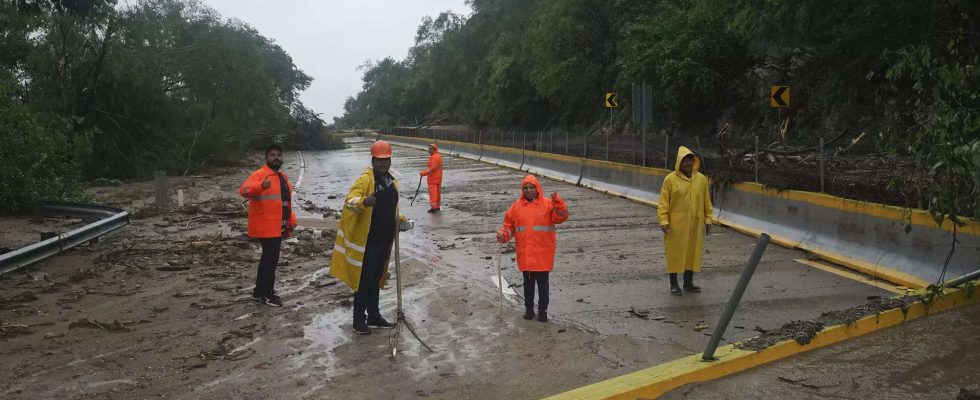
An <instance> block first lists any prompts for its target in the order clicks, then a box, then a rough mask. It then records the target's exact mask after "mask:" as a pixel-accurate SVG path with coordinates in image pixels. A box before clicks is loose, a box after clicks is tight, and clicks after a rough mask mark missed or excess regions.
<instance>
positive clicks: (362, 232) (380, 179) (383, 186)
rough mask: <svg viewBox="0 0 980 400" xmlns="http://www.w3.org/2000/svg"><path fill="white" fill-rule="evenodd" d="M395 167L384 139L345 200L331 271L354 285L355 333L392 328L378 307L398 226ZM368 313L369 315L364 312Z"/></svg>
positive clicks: (402, 219) (392, 325)
mask: <svg viewBox="0 0 980 400" xmlns="http://www.w3.org/2000/svg"><path fill="white" fill-rule="evenodd" d="M390 168H391V145H390V144H388V142H386V141H384V140H379V141H377V142H374V144H373V145H372V146H371V168H367V169H365V170H364V172H363V173H362V174H361V176H360V177H358V178H357V180H356V181H355V182H354V185H353V186H351V188H350V192H349V193H348V194H347V197H346V198H345V199H344V209H343V211H341V213H340V225H339V226H338V227H337V241H336V243H335V244H334V248H333V258H332V259H331V261H330V275H333V276H334V277H336V278H337V279H340V280H341V281H343V282H344V283H346V284H347V285H348V286H350V288H351V289H352V290H354V293H355V294H354V327H353V328H354V332H356V333H360V334H370V333H371V328H375V329H390V328H394V326H395V324H393V323H391V322H388V321H386V320H385V319H384V318H383V317H382V316H381V312H380V310H379V309H378V302H379V292H380V290H381V288H382V287H384V285H385V281H386V280H387V278H388V261H389V259H390V258H391V248H392V245H393V244H394V240H395V235H397V234H398V233H397V231H398V221H402V222H404V221H405V217H403V216H400V215H399V214H398V181H397V180H396V179H395V178H394V177H393V176H392V175H391V174H390V173H389V172H388V170H389V169H390ZM365 313H366V314H365Z"/></svg>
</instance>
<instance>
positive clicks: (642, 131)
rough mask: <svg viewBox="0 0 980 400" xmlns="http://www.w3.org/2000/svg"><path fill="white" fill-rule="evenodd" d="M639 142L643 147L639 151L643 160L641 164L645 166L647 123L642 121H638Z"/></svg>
mask: <svg viewBox="0 0 980 400" xmlns="http://www.w3.org/2000/svg"><path fill="white" fill-rule="evenodd" d="M640 142H641V146H642V147H643V150H641V151H640V152H641V153H643V154H642V155H641V157H642V158H641V160H642V161H643V166H644V167H645V166H647V124H644V123H640Z"/></svg>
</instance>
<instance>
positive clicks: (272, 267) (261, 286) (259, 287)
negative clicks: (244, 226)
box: [252, 237, 282, 297]
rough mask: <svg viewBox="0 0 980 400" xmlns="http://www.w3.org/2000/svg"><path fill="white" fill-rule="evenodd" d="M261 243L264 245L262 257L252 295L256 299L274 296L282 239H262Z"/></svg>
mask: <svg viewBox="0 0 980 400" xmlns="http://www.w3.org/2000/svg"><path fill="white" fill-rule="evenodd" d="M259 243H261V244H262V257H261V258H259V273H258V274H256V275H255V289H252V295H253V296H256V297H259V296H265V295H269V294H272V292H273V291H274V290H275V285H276V265H279V250H280V249H281V248H282V238H281V237H274V238H260V239H259Z"/></svg>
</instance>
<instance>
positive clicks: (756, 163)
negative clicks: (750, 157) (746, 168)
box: [755, 135, 759, 183]
mask: <svg viewBox="0 0 980 400" xmlns="http://www.w3.org/2000/svg"><path fill="white" fill-rule="evenodd" d="M755 182H756V183H759V135H755Z"/></svg>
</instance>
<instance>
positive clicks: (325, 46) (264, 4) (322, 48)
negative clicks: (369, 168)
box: [203, 0, 470, 123]
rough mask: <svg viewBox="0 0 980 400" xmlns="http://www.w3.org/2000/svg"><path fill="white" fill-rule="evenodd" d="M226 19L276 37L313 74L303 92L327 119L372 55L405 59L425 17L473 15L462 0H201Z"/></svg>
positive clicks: (352, 91) (340, 107)
mask: <svg viewBox="0 0 980 400" xmlns="http://www.w3.org/2000/svg"><path fill="white" fill-rule="evenodd" d="M203 2H204V3H205V4H207V5H208V6H210V7H211V8H213V9H215V10H217V11H218V12H219V13H220V14H221V16H222V17H223V18H225V19H229V18H234V19H239V20H242V21H245V22H247V23H248V24H249V25H251V26H253V27H254V28H255V29H257V30H258V31H259V32H261V33H262V35H263V36H265V37H268V38H270V39H273V40H275V41H276V43H278V44H279V45H280V46H282V47H283V48H284V49H285V50H286V52H287V53H289V55H291V56H292V57H293V63H295V64H296V66H298V67H299V68H300V69H302V70H303V72H306V74H307V75H310V76H312V77H313V84H312V85H310V88H309V89H307V90H306V91H305V92H303V94H302V96H301V97H300V98H301V99H302V100H303V103H304V104H306V106H307V107H310V108H312V109H313V110H315V111H316V112H318V113H323V115H322V118H323V120H324V121H326V122H327V123H331V122H332V121H333V117H339V116H341V115H342V114H343V113H344V100H345V99H347V96H353V95H356V94H357V92H359V91H360V90H361V71H358V70H357V67H358V66H359V65H361V64H363V63H364V62H365V61H368V60H380V59H382V58H385V57H394V58H395V59H398V60H401V59H404V58H405V55H406V54H408V49H409V48H410V47H412V45H413V44H414V43H415V30H416V28H418V26H419V23H420V22H422V18H423V17H425V16H427V15H429V16H436V15H438V14H439V13H441V12H443V11H450V10H451V11H453V12H455V13H459V14H463V15H469V13H470V9H469V7H467V6H466V4H464V0H277V1H269V0H203Z"/></svg>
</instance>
